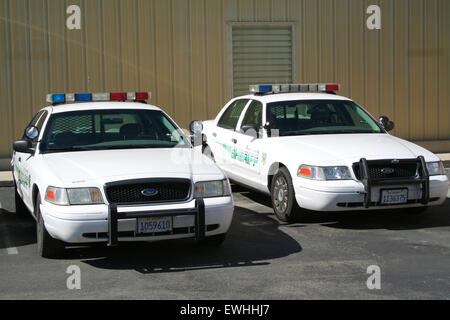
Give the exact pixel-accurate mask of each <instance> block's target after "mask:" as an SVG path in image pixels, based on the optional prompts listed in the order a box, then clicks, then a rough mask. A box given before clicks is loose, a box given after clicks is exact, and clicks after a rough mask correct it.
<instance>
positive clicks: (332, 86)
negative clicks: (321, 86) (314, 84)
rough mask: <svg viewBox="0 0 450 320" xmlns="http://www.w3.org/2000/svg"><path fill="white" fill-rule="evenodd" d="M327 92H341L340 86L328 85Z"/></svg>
mask: <svg viewBox="0 0 450 320" xmlns="http://www.w3.org/2000/svg"><path fill="white" fill-rule="evenodd" d="M327 91H339V85H338V84H327Z"/></svg>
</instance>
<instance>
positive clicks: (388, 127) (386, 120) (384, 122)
mask: <svg viewBox="0 0 450 320" xmlns="http://www.w3.org/2000/svg"><path fill="white" fill-rule="evenodd" d="M380 123H381V124H382V125H383V128H384V129H385V130H386V131H391V130H392V129H394V127H395V124H394V122H392V121H391V120H389V118H388V117H386V116H381V117H380Z"/></svg>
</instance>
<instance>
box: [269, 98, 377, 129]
mask: <svg viewBox="0 0 450 320" xmlns="http://www.w3.org/2000/svg"><path fill="white" fill-rule="evenodd" d="M267 122H268V123H269V128H268V129H269V130H271V131H272V133H273V132H274V130H279V131H278V135H279V136H292V135H306V134H333V133H382V132H384V130H383V129H382V128H381V127H380V126H379V125H378V123H377V122H376V121H375V120H374V119H373V118H372V117H371V116H370V115H369V114H368V113H367V112H365V111H364V110H363V109H362V108H361V107H359V106H358V105H357V104H355V103H354V102H352V101H346V100H342V101H341V100H295V101H280V102H274V103H269V104H268V105H267ZM272 136H274V134H272Z"/></svg>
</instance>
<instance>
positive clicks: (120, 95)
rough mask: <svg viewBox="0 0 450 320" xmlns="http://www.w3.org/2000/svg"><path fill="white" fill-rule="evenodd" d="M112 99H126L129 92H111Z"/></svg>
mask: <svg viewBox="0 0 450 320" xmlns="http://www.w3.org/2000/svg"><path fill="white" fill-rule="evenodd" d="M110 99H111V101H126V100H127V93H126V92H111V95H110Z"/></svg>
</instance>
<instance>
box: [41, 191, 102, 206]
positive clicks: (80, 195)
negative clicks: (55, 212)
mask: <svg viewBox="0 0 450 320" xmlns="http://www.w3.org/2000/svg"><path fill="white" fill-rule="evenodd" d="M45 200H46V201H48V202H50V203H53V204H56V205H60V206H68V205H80V204H102V203H104V202H103V197H102V194H101V192H100V190H99V189H98V188H74V189H64V188H55V187H48V188H47V192H46V193H45Z"/></svg>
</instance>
